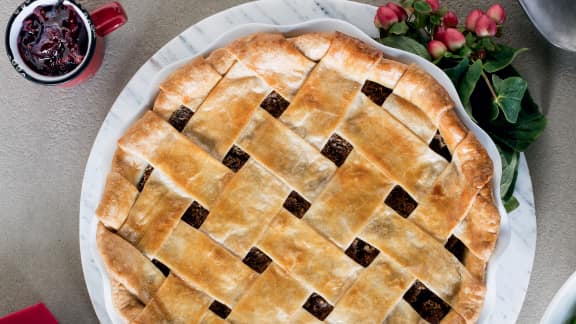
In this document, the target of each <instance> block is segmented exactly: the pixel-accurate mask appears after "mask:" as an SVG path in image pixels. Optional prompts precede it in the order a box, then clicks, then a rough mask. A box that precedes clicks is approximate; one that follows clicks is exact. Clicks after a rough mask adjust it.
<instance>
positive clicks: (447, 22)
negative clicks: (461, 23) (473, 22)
mask: <svg viewBox="0 0 576 324" xmlns="http://www.w3.org/2000/svg"><path fill="white" fill-rule="evenodd" d="M442 22H444V26H446V27H456V26H458V17H457V16H456V14H455V13H454V11H448V12H447V13H446V14H445V15H444V18H443V19H442Z"/></svg>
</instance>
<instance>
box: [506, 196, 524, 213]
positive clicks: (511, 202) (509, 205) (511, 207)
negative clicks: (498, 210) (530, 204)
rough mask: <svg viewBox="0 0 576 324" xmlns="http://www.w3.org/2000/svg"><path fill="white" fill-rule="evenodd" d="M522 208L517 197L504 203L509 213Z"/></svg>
mask: <svg viewBox="0 0 576 324" xmlns="http://www.w3.org/2000/svg"><path fill="white" fill-rule="evenodd" d="M518 207H520V203H519V202H518V199H516V197H514V196H512V198H510V199H508V200H507V201H505V202H504V208H506V211H507V212H508V213H510V212H512V211H514V210H515V209H516V208H518Z"/></svg>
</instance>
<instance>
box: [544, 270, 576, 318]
mask: <svg viewBox="0 0 576 324" xmlns="http://www.w3.org/2000/svg"><path fill="white" fill-rule="evenodd" d="M574 317H576V272H574V273H573V274H572V275H571V276H570V278H568V280H566V282H565V283H564V284H563V285H562V287H561V288H560V290H558V292H557V293H556V295H554V298H553V299H552V301H551V302H550V304H549V305H548V308H546V312H545V313H544V316H542V319H541V320H540V324H569V323H570V321H571V320H572V319H573V318H574Z"/></svg>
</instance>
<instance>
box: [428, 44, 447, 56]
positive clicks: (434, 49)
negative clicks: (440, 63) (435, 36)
mask: <svg viewBox="0 0 576 324" xmlns="http://www.w3.org/2000/svg"><path fill="white" fill-rule="evenodd" d="M447 51H448V48H446V45H444V43H442V42H441V41H439V40H431V41H430V42H429V43H428V53H430V56H432V58H433V59H437V58H440V57H442V56H444V54H446V52H447Z"/></svg>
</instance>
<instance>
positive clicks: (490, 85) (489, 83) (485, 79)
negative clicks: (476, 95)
mask: <svg viewBox="0 0 576 324" xmlns="http://www.w3.org/2000/svg"><path fill="white" fill-rule="evenodd" d="M482 78H483V79H484V82H486V85H487V86H488V89H489V90H490V93H491V94H492V97H494V100H496V99H498V95H497V94H496V91H494V88H493V87H492V83H491V82H490V79H488V76H487V75H486V73H484V71H482Z"/></svg>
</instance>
